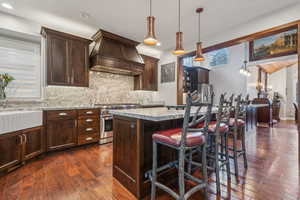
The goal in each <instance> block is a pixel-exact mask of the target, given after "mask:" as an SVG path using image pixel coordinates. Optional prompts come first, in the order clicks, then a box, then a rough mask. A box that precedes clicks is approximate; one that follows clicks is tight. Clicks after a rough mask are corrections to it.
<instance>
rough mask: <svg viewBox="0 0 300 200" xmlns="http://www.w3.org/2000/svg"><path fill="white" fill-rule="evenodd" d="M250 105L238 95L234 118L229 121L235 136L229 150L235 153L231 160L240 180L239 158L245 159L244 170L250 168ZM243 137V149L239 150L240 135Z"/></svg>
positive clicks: (231, 131)
mask: <svg viewBox="0 0 300 200" xmlns="http://www.w3.org/2000/svg"><path fill="white" fill-rule="evenodd" d="M248 104H249V101H248V100H242V95H238V97H237V99H236V105H235V107H234V109H235V114H234V118H231V119H230V121H229V128H230V134H232V135H233V145H232V148H229V150H230V151H232V152H233V156H230V158H232V159H233V161H234V170H235V176H236V177H237V178H238V176H239V167H238V157H240V156H243V158H244V168H245V169H247V168H248V163H247V155H246V139H245V134H246V129H245V127H246V123H245V120H246V110H247V106H248ZM239 133H240V135H241V143H242V147H241V148H240V149H239V148H238V134H239Z"/></svg>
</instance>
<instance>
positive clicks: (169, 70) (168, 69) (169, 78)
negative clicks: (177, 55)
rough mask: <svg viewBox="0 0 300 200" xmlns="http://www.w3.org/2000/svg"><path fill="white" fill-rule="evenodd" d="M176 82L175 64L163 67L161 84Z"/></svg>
mask: <svg viewBox="0 0 300 200" xmlns="http://www.w3.org/2000/svg"><path fill="white" fill-rule="evenodd" d="M174 81H175V62H173V63H168V64H165V65H161V83H168V82H174Z"/></svg>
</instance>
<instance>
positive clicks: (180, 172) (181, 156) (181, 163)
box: [178, 147, 185, 200]
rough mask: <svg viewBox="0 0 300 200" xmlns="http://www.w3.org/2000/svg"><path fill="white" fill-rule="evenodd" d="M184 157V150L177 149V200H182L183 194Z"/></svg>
mask: <svg viewBox="0 0 300 200" xmlns="http://www.w3.org/2000/svg"><path fill="white" fill-rule="evenodd" d="M184 156H185V149H184V148H182V147H181V148H180V149H179V167H178V177H179V178H178V185H179V199H178V200H184V194H185V184H184Z"/></svg>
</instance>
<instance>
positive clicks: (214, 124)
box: [197, 121, 229, 134]
mask: <svg viewBox="0 0 300 200" xmlns="http://www.w3.org/2000/svg"><path fill="white" fill-rule="evenodd" d="M203 127H204V123H200V124H199V125H198V126H197V128H203ZM216 128H217V122H216V121H212V122H210V123H209V125H208V132H209V133H215V132H216ZM228 130H229V127H228V126H227V125H226V124H225V123H221V124H220V130H219V131H220V134H224V133H226V132H227V131H228Z"/></svg>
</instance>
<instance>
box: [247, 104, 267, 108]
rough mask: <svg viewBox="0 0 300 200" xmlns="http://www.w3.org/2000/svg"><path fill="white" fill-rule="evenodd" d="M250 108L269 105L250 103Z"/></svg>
mask: <svg viewBox="0 0 300 200" xmlns="http://www.w3.org/2000/svg"><path fill="white" fill-rule="evenodd" d="M249 106H250V107H252V108H262V107H269V104H250V105H249Z"/></svg>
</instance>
